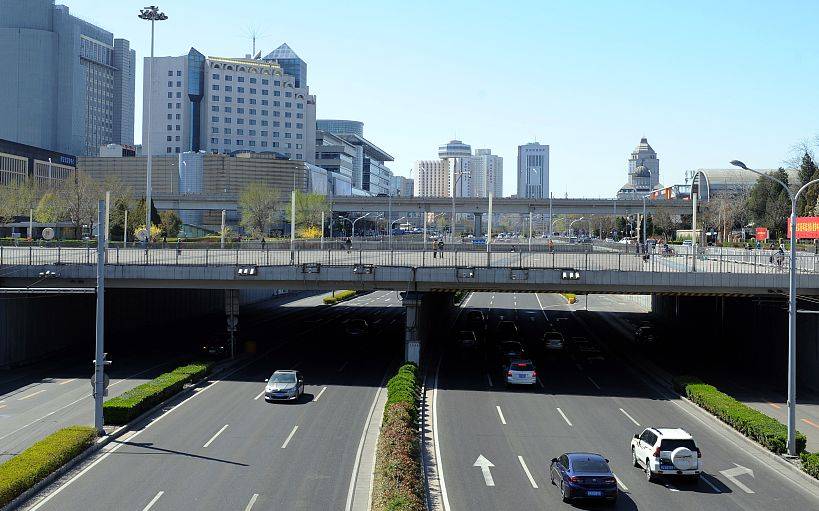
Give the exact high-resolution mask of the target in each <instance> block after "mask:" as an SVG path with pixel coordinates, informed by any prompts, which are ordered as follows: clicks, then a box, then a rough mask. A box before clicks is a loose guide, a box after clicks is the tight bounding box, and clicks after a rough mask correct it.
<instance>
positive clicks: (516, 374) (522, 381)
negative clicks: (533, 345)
mask: <svg viewBox="0 0 819 511" xmlns="http://www.w3.org/2000/svg"><path fill="white" fill-rule="evenodd" d="M505 367H506V375H505V380H504V381H505V382H506V385H507V386H508V385H534V384H535V383H537V371H536V370H535V364H533V363H532V361H531V360H529V359H525V358H519V359H515V360H511V361H510V362H509V363H508V364H506V365H505Z"/></svg>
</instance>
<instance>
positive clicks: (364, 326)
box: [344, 318, 370, 337]
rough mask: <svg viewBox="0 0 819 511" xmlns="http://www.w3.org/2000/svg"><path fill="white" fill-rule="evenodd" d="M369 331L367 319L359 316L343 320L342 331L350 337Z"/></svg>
mask: <svg viewBox="0 0 819 511" xmlns="http://www.w3.org/2000/svg"><path fill="white" fill-rule="evenodd" d="M369 332H370V325H369V324H368V323H367V320H365V319H361V318H354V319H348V320H347V321H345V322H344V333H346V334H347V335H349V336H351V337H361V336H363V335H367V334H368V333H369Z"/></svg>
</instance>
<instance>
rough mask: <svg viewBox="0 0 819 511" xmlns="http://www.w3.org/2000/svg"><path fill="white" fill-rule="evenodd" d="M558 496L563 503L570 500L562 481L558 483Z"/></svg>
mask: <svg viewBox="0 0 819 511" xmlns="http://www.w3.org/2000/svg"><path fill="white" fill-rule="evenodd" d="M560 496H561V497H562V498H563V502H569V501H570V500H571V496H570V494H569V490H567V489H566V485H565V484H564V483H563V482H562V481H561V482H560Z"/></svg>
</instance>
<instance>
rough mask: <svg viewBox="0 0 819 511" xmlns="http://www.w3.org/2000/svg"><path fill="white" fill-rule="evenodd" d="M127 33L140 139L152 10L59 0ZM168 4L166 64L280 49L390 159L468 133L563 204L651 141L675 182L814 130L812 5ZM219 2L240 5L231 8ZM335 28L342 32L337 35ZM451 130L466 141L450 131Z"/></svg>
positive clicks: (596, 192) (601, 182)
mask: <svg viewBox="0 0 819 511" xmlns="http://www.w3.org/2000/svg"><path fill="white" fill-rule="evenodd" d="M57 3H64V4H66V5H68V7H69V8H70V10H71V13H72V14H74V15H76V16H79V17H81V18H83V19H86V20H88V21H90V22H92V23H95V24H97V25H100V26H101V27H103V28H105V29H107V30H109V31H111V32H113V33H114V34H116V35H117V37H122V38H125V39H128V40H130V42H131V47H132V48H134V49H135V50H136V52H137V62H138V65H137V76H136V82H137V87H136V106H137V107H136V116H135V120H136V129H135V133H137V142H139V134H141V132H142V129H141V126H142V124H141V123H142V112H141V110H142V97H141V96H142V86H141V83H142V67H143V66H142V59H143V57H145V56H148V55H149V53H150V29H149V24H148V23H147V22H144V21H141V20H139V19H138V18H137V17H136V14H137V13H138V10H139V8H141V7H143V2H128V1H126V2H111V3H106V4H105V6H104V8H101V7H100V2H99V1H98V0H95V1H92V0H66V1H58V2H57ZM310 6H311V9H309V10H307V9H305V7H304V4H302V3H298V2H293V1H285V2H277V3H275V4H273V3H271V2H266V1H263V0H245V1H241V2H238V3H234V4H227V5H226V4H224V3H223V2H215V1H213V0H201V1H196V2H194V1H192V0H176V1H174V2H167V1H166V2H164V3H160V8H161V9H162V10H163V11H164V12H165V13H166V14H168V16H169V17H170V19H169V20H168V21H165V22H161V23H158V24H157V32H156V36H157V38H156V55H158V56H168V55H182V54H184V53H187V51H188V50H189V49H190V47H191V46H193V47H196V48H197V49H198V50H200V51H201V52H203V53H204V54H206V55H214V56H244V55H245V54H248V53H251V40H250V36H249V31H250V28H251V27H256V29H257V31H258V32H259V38H258V40H257V43H256V51H257V52H258V51H261V52H262V54H263V55H265V54H267V53H268V52H270V51H271V50H273V49H274V48H276V47H278V46H279V45H280V44H281V43H283V42H286V43H287V44H288V45H289V46H290V47H291V48H293V50H294V51H295V52H296V53H297V54H298V55H299V56H300V57H301V58H302V59H304V60H305V61H306V62H307V64H308V68H309V69H308V73H307V83H308V85H309V86H310V90H311V93H313V94H316V96H317V118H319V119H353V120H359V121H362V122H364V135H365V137H367V138H369V139H371V140H372V141H373V142H374V143H376V144H377V145H379V146H380V147H382V148H384V149H385V150H386V151H388V152H389V153H390V154H392V155H393V156H395V162H393V163H392V164H391V165H390V168H391V169H392V170H393V172H395V174H397V175H403V176H407V177H409V176H410V170H411V168H412V163H413V161H415V160H425V159H431V158H435V157H436V153H437V148H438V146H439V145H441V144H444V143H446V142H447V141H449V140H451V139H453V138H458V139H460V140H463V141H464V142H465V143H467V144H470V145H471V146H472V147H474V148H483V147H486V148H491V149H492V151H493V153H495V154H498V155H500V156H503V157H504V160H505V165H504V167H505V168H504V192H505V194H506V195H509V194H511V193H514V191H515V189H516V176H515V173H516V169H515V165H514V162H515V161H516V157H517V156H516V152H517V146H518V145H522V144H525V143H528V142H533V141H537V142H540V143H542V144H549V146H550V149H551V150H550V174H551V186H550V188H551V190H552V192H553V193H554V194H555V196H563V195H564V194H565V193H567V192H568V194H569V196H577V197H580V196H584V197H612V196H614V194H615V193H616V191H617V189H618V188H619V187H620V186H621V185H622V184H623V182H624V179H625V178H626V177H627V174H626V172H627V160H628V156H629V154H630V153H631V151H632V150H633V149H634V147H635V146H636V145H637V143H638V142H639V141H640V137H643V136H645V137H647V138H648V141H649V143H650V144H651V145H652V147H653V148H654V149H655V150H656V151H657V153H658V157H659V159H660V176H661V181H662V183H663V184H665V185H671V184H678V183H682V182H683V175H684V172H685V171H686V170H691V169H696V168H724V167H727V166H728V161H729V160H731V159H741V160H743V161H745V162H746V163H748V164H749V165H751V166H755V167H758V168H770V167H777V166H780V165H782V164H783V161H785V160H786V159H789V158H790V157H791V156H792V154H791V150H792V148H793V147H794V146H795V145H797V144H799V143H800V142H802V141H804V140H808V139H811V140H815V137H816V136H817V133H819V123H817V120H816V119H817V117H816V113H817V111H819V94H816V83H819V65H817V64H819V57H817V52H816V44H815V37H816V30H815V21H816V19H819V2H812V1H785V2H779V3H777V4H776V5H775V6H774V5H773V4H770V3H766V2H747V1H738V0H733V1H724V2H719V3H713V2H705V1H692V2H686V3H685V4H679V3H667V4H664V3H649V4H647V3H646V2H637V1H621V2H616V3H615V2H604V1H602V0H600V1H594V0H593V1H589V2H585V3H583V4H577V3H575V2H570V1H550V2H534V1H517V2H507V3H505V4H502V7H499V4H497V3H494V2H465V1H458V2H446V3H437V2H430V1H426V0H419V1H417V2H413V3H411V4H400V5H393V4H391V3H388V2H374V1H370V0H360V1H357V2H353V3H350V4H340V3H337V2H329V1H324V0H317V1H316V2H313V3H311V4H310ZM226 9H228V10H230V9H233V10H232V11H230V12H228V13H224V15H222V14H220V15H214V13H222V12H223V11H225V10H226ZM342 28H343V29H342ZM456 134H457V137H456Z"/></svg>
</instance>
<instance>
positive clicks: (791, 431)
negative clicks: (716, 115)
mask: <svg viewBox="0 0 819 511" xmlns="http://www.w3.org/2000/svg"><path fill="white" fill-rule="evenodd" d="M731 165H734V166H736V167H739V168H741V169H744V170H747V171H749V172H753V173H754V174H757V175H759V176H762V177H764V178H766V179H770V180H771V181H774V182H776V183H779V184H780V185H781V186H782V188H784V189H785V191H786V192H787V193H788V197H789V198H790V199H791V225H790V228H791V257H790V260H791V261H790V265H789V268H788V454H789V455H791V456H796V454H797V453H796V203H797V202H798V201H799V196H800V195H801V194H802V192H804V191H805V190H806V189H807V188H808V187H809V186H811V185H814V184H816V183H819V179H814V180H813V181H809V182H807V183H805V184H804V185H802V188H800V189H799V190H798V191H797V192H796V193H793V192H791V190H790V188H788V185H786V184H785V183H783V182H782V181H780V180H779V179H777V178H775V177H773V176H770V175H768V174H765V173H764V172H759V171H757V170H754V169H750V168H748V167H747V166H746V165H745V164H744V163H742V162H741V161H739V160H733V161H731Z"/></svg>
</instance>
